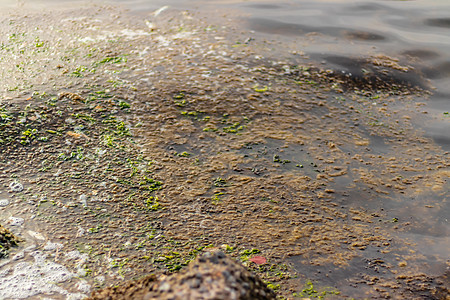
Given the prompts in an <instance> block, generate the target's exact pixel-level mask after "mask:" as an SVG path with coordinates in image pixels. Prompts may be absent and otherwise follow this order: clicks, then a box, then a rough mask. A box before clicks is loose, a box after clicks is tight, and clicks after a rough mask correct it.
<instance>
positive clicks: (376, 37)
mask: <svg viewBox="0 0 450 300" xmlns="http://www.w3.org/2000/svg"><path fill="white" fill-rule="evenodd" d="M342 35H343V36H344V37H345V38H347V39H350V40H360V41H383V40H385V39H386V37H384V36H383V35H381V34H377V33H373V32H369V31H357V30H345V31H344V32H343V34H342Z"/></svg>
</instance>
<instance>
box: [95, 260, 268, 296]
mask: <svg viewBox="0 0 450 300" xmlns="http://www.w3.org/2000/svg"><path fill="white" fill-rule="evenodd" d="M275 298H276V296H275V293H274V292H273V291H272V290H271V289H269V288H268V287H267V286H266V285H265V284H264V283H263V282H262V281H261V279H259V278H258V277H257V276H255V275H254V274H252V273H250V272H249V271H247V270H246V269H245V268H244V267H243V266H241V265H240V264H239V263H237V262H235V261H234V260H232V259H231V258H228V257H227V256H226V255H225V254H224V253H223V252H220V251H217V252H207V253H205V254H203V255H201V256H199V257H197V259H196V260H195V261H193V262H191V263H190V264H189V266H188V267H187V269H185V270H182V271H181V272H180V273H177V274H174V275H171V276H168V277H165V278H162V279H160V280H157V279H156V277H155V276H153V275H150V276H147V277H145V278H143V279H140V280H138V281H134V282H129V283H127V284H125V285H123V286H119V287H111V288H105V289H103V290H99V291H95V292H93V293H92V295H91V297H90V298H89V299H90V300H97V299H110V300H113V299H114V300H118V299H148V300H150V299H205V300H207V299H217V300H219V299H230V300H231V299H242V300H244V299H248V300H251V299H263V300H264V299H275Z"/></svg>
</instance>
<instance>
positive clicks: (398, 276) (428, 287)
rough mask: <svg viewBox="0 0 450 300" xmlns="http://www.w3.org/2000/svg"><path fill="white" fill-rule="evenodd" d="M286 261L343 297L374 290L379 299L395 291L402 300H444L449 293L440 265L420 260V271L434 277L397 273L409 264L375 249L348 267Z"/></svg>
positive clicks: (295, 259) (446, 273) (296, 259)
mask: <svg viewBox="0 0 450 300" xmlns="http://www.w3.org/2000/svg"><path fill="white" fill-rule="evenodd" d="M404 255H408V254H407V253H404ZM289 261H290V263H291V264H292V265H293V266H294V268H295V269H296V270H297V271H298V272H299V273H301V274H307V276H308V279H309V280H311V281H312V282H313V283H315V284H317V286H332V287H334V288H336V289H337V290H339V292H340V296H342V297H346V296H350V295H358V297H361V298H365V297H364V295H367V296H368V295H370V294H371V290H372V289H375V290H377V291H378V293H379V295H380V297H381V296H382V295H384V297H386V298H389V295H390V294H391V293H392V292H394V291H395V292H396V294H401V295H402V296H403V297H405V298H404V299H412V298H417V297H420V298H421V299H444V298H445V295H446V294H447V293H448V288H447V286H448V282H449V280H448V276H449V270H448V269H447V268H446V266H445V265H443V264H442V262H425V261H423V260H421V259H419V261H418V262H417V263H419V264H420V265H421V266H422V269H421V271H424V270H425V269H428V270H433V273H434V274H436V275H425V274H424V273H423V272H418V273H417V272H415V271H412V272H411V271H410V270H408V271H407V270H406V269H405V270H403V271H400V273H397V271H394V270H395V269H396V268H395V267H394V266H396V265H398V264H401V265H404V266H405V267H406V266H407V265H408V262H407V261H405V260H403V261H402V260H400V261H399V257H397V256H396V255H395V254H392V253H384V252H383V251H382V250H381V248H379V247H376V246H369V247H367V248H365V249H363V250H362V251H360V255H359V256H358V257H355V258H354V259H353V260H352V261H350V263H349V264H348V265H347V266H338V265H311V264H309V262H308V261H307V260H305V259H304V258H303V257H301V256H294V257H291V258H290V259H289Z"/></svg>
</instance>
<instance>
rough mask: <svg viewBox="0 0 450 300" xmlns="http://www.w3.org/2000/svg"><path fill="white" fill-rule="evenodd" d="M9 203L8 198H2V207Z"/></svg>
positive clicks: (0, 202)
mask: <svg viewBox="0 0 450 300" xmlns="http://www.w3.org/2000/svg"><path fill="white" fill-rule="evenodd" d="M8 204H9V200H8V199H0V207H5V206H7V205H8Z"/></svg>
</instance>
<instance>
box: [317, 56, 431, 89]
mask: <svg viewBox="0 0 450 300" xmlns="http://www.w3.org/2000/svg"><path fill="white" fill-rule="evenodd" d="M323 59H324V60H325V61H326V62H328V63H329V64H331V66H334V67H335V68H336V67H337V68H336V69H335V72H333V73H332V74H330V75H329V76H330V77H334V78H337V79H339V80H340V81H341V82H342V84H343V85H344V86H345V87H346V88H347V89H354V88H358V89H364V90H369V91H380V90H387V91H391V92H393V93H394V94H395V93H396V92H405V91H407V90H410V89H416V88H420V89H427V84H426V82H425V80H424V79H423V78H422V77H421V76H420V74H418V73H416V72H415V71H413V70H411V69H410V68H408V67H403V66H400V65H399V64H398V61H397V60H395V59H392V58H389V57H386V56H383V57H373V58H351V57H345V56H337V55H336V56H326V57H323Z"/></svg>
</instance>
